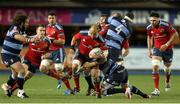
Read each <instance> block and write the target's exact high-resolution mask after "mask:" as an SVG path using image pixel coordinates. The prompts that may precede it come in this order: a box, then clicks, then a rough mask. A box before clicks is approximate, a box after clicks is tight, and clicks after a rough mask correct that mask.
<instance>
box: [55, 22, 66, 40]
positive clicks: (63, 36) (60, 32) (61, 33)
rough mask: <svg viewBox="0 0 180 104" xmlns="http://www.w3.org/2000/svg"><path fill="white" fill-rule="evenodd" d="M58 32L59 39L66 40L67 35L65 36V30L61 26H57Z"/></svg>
mask: <svg viewBox="0 0 180 104" xmlns="http://www.w3.org/2000/svg"><path fill="white" fill-rule="evenodd" d="M55 26H56V32H57V34H58V35H57V38H58V39H59V38H61V39H65V35H64V29H63V27H62V26H61V25H58V24H56V25H55Z"/></svg>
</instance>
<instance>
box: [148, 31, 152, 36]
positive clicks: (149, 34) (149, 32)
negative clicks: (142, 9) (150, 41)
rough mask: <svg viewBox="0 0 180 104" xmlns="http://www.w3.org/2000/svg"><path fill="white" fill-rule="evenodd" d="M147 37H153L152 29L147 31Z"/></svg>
mask: <svg viewBox="0 0 180 104" xmlns="http://www.w3.org/2000/svg"><path fill="white" fill-rule="evenodd" d="M147 36H149V37H151V36H152V34H151V30H150V29H148V30H147Z"/></svg>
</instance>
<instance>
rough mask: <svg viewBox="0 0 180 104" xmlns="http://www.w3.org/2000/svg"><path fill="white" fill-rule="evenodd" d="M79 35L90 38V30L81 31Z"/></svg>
mask: <svg viewBox="0 0 180 104" xmlns="http://www.w3.org/2000/svg"><path fill="white" fill-rule="evenodd" d="M79 33H80V34H81V35H83V36H88V30H81V31H80V32H79Z"/></svg>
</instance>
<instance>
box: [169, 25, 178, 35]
mask: <svg viewBox="0 0 180 104" xmlns="http://www.w3.org/2000/svg"><path fill="white" fill-rule="evenodd" d="M167 31H168V32H169V34H170V35H171V36H172V35H173V34H174V33H175V32H176V29H175V28H174V27H173V26H172V25H169V27H168V29H167Z"/></svg>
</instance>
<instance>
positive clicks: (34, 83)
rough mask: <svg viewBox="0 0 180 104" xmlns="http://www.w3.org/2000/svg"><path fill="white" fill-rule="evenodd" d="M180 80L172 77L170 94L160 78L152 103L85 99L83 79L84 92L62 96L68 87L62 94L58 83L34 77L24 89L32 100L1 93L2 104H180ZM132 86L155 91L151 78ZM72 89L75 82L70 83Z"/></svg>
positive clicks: (133, 79)
mask: <svg viewBox="0 0 180 104" xmlns="http://www.w3.org/2000/svg"><path fill="white" fill-rule="evenodd" d="M7 78H8V75H7V74H0V84H2V83H4V82H5V81H6V80H7ZM179 79H180V76H172V89H171V91H170V92H165V91H164V76H162V75H161V77H160V90H161V94H160V96H153V97H152V98H151V99H143V98H141V97H140V96H137V95H133V97H132V99H131V100H129V99H127V98H126V97H125V96H124V95H123V94H116V95H113V96H107V97H105V96H103V97H102V99H97V98H96V97H95V96H85V93H86V90H87V84H86V82H85V80H84V78H83V77H81V79H80V85H81V91H80V93H77V94H76V95H69V96H64V95H62V93H63V91H64V90H65V86H64V85H63V87H62V88H61V89H60V90H57V89H56V85H57V81H56V80H55V79H53V78H50V77H48V76H46V75H43V74H40V75H39V74H38V75H35V76H34V77H33V78H32V79H30V80H28V81H27V82H26V84H25V86H24V89H25V91H26V93H27V94H28V95H29V96H30V98H27V99H20V98H18V97H17V96H16V92H15V93H14V94H13V95H12V96H11V97H10V98H9V97H7V96H5V95H4V92H3V91H2V90H0V103H180V90H179V86H180V83H179ZM129 80H130V83H131V84H133V85H135V86H136V87H138V88H139V89H141V90H142V91H143V92H146V93H150V92H151V91H152V90H153V81H152V79H151V76H150V75H129ZM70 81H71V83H72V86H73V82H72V79H71V80H70Z"/></svg>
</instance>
